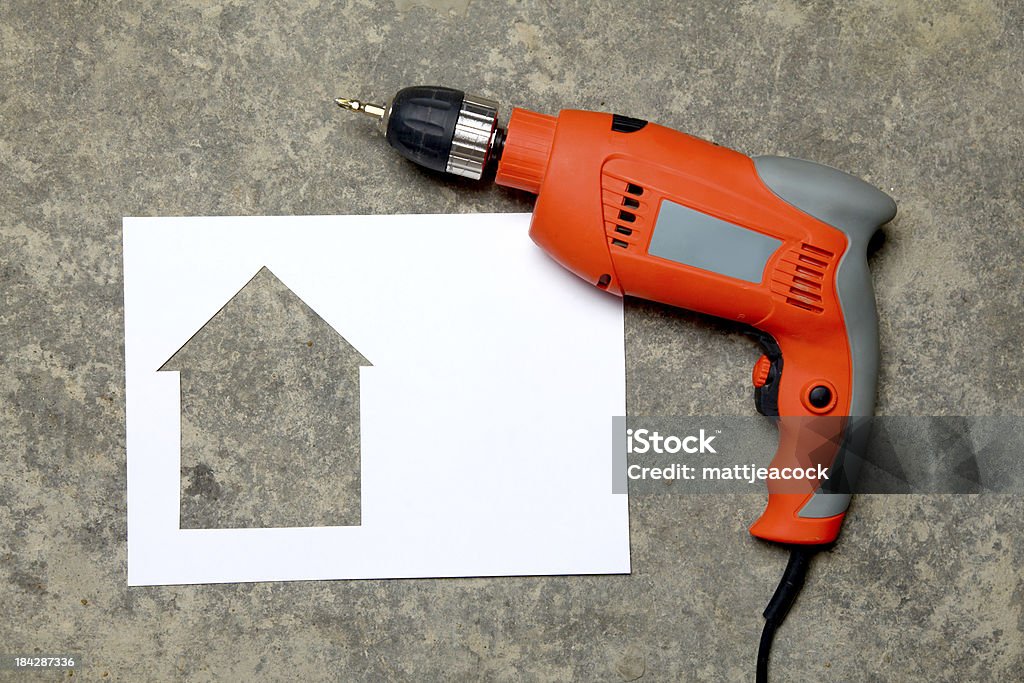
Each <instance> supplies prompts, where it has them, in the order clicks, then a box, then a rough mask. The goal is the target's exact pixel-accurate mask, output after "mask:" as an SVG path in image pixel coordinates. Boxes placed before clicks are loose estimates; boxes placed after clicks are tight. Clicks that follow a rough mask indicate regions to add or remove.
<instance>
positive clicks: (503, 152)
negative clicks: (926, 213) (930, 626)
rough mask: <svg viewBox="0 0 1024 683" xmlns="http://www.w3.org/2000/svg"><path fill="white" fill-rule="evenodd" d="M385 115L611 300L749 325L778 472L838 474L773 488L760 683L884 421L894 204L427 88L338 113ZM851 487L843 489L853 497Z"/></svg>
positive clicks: (616, 128)
mask: <svg viewBox="0 0 1024 683" xmlns="http://www.w3.org/2000/svg"><path fill="white" fill-rule="evenodd" d="M335 102H336V103H337V104H338V105H339V106H341V107H342V108H345V109H348V110H351V111H358V112H362V113H365V114H368V115H371V116H373V117H375V118H376V119H377V121H378V125H379V126H380V127H381V129H382V131H383V133H384V136H385V139H386V140H387V142H388V143H389V144H390V145H391V146H392V147H393V148H395V149H396V150H397V151H398V152H399V153H400V154H401V155H402V156H404V157H406V158H407V159H410V160H411V161H413V162H415V163H417V164H419V165H420V166H424V167H426V168H428V169H431V170H434V171H438V172H444V173H449V174H454V175H457V176H462V177H465V178H471V179H475V180H479V179H481V178H482V177H484V175H485V174H486V175H490V174H491V173H493V174H494V182H496V183H498V184H499V185H504V186H507V187H512V188H517V189H520V190H525V191H527V192H531V193H533V194H536V195H537V201H536V206H535V208H534V212H533V219H532V222H531V225H530V237H531V238H532V239H533V241H534V242H536V243H537V244H538V245H539V246H540V247H541V248H542V249H544V250H545V251H546V252H547V253H548V254H550V255H551V256H552V257H553V258H554V259H555V260H556V261H558V262H559V263H561V264H562V265H563V266H565V267H566V268H568V269H569V270H571V271H572V272H574V273H576V274H577V275H579V276H580V277H581V278H583V279H584V280H586V281H588V282H590V283H592V284H593V285H594V286H595V287H597V288H599V289H602V290H605V291H607V292H610V293H613V294H617V295H619V296H625V295H629V296H633V297H638V298H641V299H649V300H651V301H657V302H661V303H664V304H668V305H670V306H677V307H679V308H685V309H689V310H692V311H698V312H700V313H704V314H707V315H711V316H716V317H719V318H726V319H728V320H732V321H736V322H738V323H741V324H745V325H749V326H750V327H752V328H753V329H754V330H755V331H756V336H757V337H758V339H759V340H760V341H761V343H762V345H763V347H764V355H762V356H761V358H760V359H759V360H758V361H757V363H756V364H755V366H754V369H753V377H752V379H753V384H754V402H755V406H756V408H757V410H758V411H759V412H760V413H761V414H762V415H765V416H769V417H772V418H774V419H775V420H776V421H777V424H778V428H779V446H778V451H777V453H776V455H775V458H774V459H773V460H772V462H771V464H770V466H769V468H770V469H771V470H773V471H781V470H782V469H783V468H786V467H799V466H806V465H808V464H812V463H818V464H823V465H825V466H826V467H828V468H829V472H830V473H831V476H829V477H828V478H827V480H826V479H822V480H821V481H817V480H813V479H812V480H810V481H806V480H805V481H801V482H799V484H796V483H794V482H788V483H787V482H785V481H782V480H779V479H769V480H768V505H767V508H766V509H765V511H764V513H763V514H762V515H761V517H760V519H758V520H757V521H756V522H754V524H753V525H752V526H751V527H750V533H752V534H753V535H754V536H757V537H759V538H762V539H765V540H769V541H774V542H777V543H782V544H786V545H787V546H789V547H790V549H791V551H792V554H791V556H790V562H789V565H788V566H787V568H786V572H785V574H784V576H783V579H782V582H781V583H780V584H779V588H778V589H777V590H776V593H775V595H774V597H773V598H772V601H771V603H770V604H769V606H768V608H767V609H766V610H765V618H766V623H765V630H764V633H763V634H762V639H761V647H760V649H759V653H758V662H757V679H758V680H760V681H764V680H767V668H768V650H769V648H770V646H771V641H772V638H773V635H774V633H775V630H776V629H777V628H778V626H779V625H780V624H781V622H782V620H783V619H784V617H785V614H786V612H788V610H789V607H790V606H791V605H792V603H793V601H794V599H795V598H796V593H797V592H798V591H799V589H800V587H801V586H802V584H803V580H804V576H805V574H806V571H807V566H808V563H809V559H810V557H811V556H812V555H813V553H814V551H816V550H818V549H820V548H821V547H823V546H825V545H827V544H830V543H832V542H833V541H834V540H835V539H836V537H837V536H838V534H839V528H840V526H841V524H842V521H843V517H844V516H845V514H846V510H847V507H848V505H849V502H850V489H849V486H850V484H851V483H852V482H853V481H854V480H855V479H856V475H857V469H858V467H859V464H860V461H861V459H862V457H863V454H864V450H865V447H866V440H867V436H868V434H867V430H866V429H857V428H854V423H855V421H856V420H857V419H858V418H860V419H861V420H864V419H867V418H870V416H871V415H872V414H873V412H874V401H875V387H876V383H877V376H878V322H877V314H876V310H875V300H874V294H873V291H872V287H871V276H870V272H869V271H868V266H867V249H868V244H869V241H870V240H871V239H872V237H873V236H874V234H875V233H876V232H877V231H878V229H879V228H880V227H881V226H882V225H883V224H885V223H887V222H888V221H890V220H891V219H892V218H893V217H894V216H895V215H896V204H895V202H894V201H893V200H892V199H891V198H890V197H889V196H888V195H886V194H885V193H883V192H881V191H879V190H877V189H875V188H874V187H872V186H870V185H868V184H867V183H865V182H863V181H862V180H860V179H858V178H855V177H853V176H851V175H848V174H846V173H843V172H842V171H838V170H836V169H833V168H831V167H828V166H823V165H821V164H816V163H812V162H808V161H801V160H798V159H791V158H784V157H777V156H761V157H754V158H751V157H748V156H746V155H744V154H741V153H739V152H735V151H733V150H731V149H727V148H725V147H722V146H719V145H717V144H714V143H712V142H708V141H706V140H701V139H699V138H696V137H693V136H690V135H687V134H685V133H681V132H678V131H675V130H672V129H669V128H665V127H663V126H659V125H655V124H653V123H648V122H647V121H644V120H642V119H637V118H632V117H629V116H621V115H618V114H605V113H598V112H591V111H575V110H564V111H562V112H560V113H559V114H558V116H548V115H546V114H540V113H537V112H533V111H528V110H525V109H518V108H514V109H513V110H512V113H511V115H510V116H509V119H508V124H507V126H505V127H502V126H501V125H500V124H499V120H498V105H497V103H496V102H494V101H492V100H489V99H486V98H483V97H478V96H476V95H469V94H466V93H464V92H462V91H460V90H455V89H452V88H444V87H435V86H417V87H411V88H405V89H403V90H400V91H399V92H398V93H397V94H396V95H395V96H394V97H393V98H392V99H391V101H390V102H389V103H386V104H370V103H366V102H364V101H361V100H355V99H348V98H338V99H337V100H335ZM836 482H842V483H843V484H845V488H844V487H843V486H841V485H839V484H837V483H836Z"/></svg>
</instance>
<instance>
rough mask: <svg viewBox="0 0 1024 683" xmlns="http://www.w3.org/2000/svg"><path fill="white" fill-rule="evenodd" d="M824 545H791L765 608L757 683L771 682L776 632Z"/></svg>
mask: <svg viewBox="0 0 1024 683" xmlns="http://www.w3.org/2000/svg"><path fill="white" fill-rule="evenodd" d="M824 547H825V546H822V545H794V546H790V553H789V563H788V564H786V571H784V572H783V573H782V580H781V581H779V587H778V588H776V589H775V595H773V596H772V599H771V601H769V603H768V606H767V607H765V608H764V619H765V622H764V631H762V632H761V644H760V646H758V648H757V679H756V680H757V683H768V659H769V655H770V653H771V648H772V640H773V639H774V638H775V632H776V631H777V630H778V628H779V626H781V625H782V622H783V621H784V620H785V619H786V615H787V614H788V613H789V608H790V607H792V606H793V602H795V601H796V596H797V595H798V594H799V593H800V589H801V588H803V587H804V579H805V578H807V568H808V567H810V566H811V558H812V557H814V555H815V554H816V553H817V552H818V551H819V550H821V549H822V548H824Z"/></svg>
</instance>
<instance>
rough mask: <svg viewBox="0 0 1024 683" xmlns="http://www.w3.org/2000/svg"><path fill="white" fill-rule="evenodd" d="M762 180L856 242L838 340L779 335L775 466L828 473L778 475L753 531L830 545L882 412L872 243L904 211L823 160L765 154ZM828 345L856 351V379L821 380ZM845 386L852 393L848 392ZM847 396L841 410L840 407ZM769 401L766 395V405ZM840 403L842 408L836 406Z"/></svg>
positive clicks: (843, 274)
mask: <svg viewBox="0 0 1024 683" xmlns="http://www.w3.org/2000/svg"><path fill="white" fill-rule="evenodd" d="M754 165H755V168H756V170H757V174H758V176H759V177H760V178H761V180H762V182H763V183H764V184H765V185H766V186H767V187H768V188H769V189H770V190H771V191H772V192H773V193H775V194H776V195H777V196H778V197H779V198H781V199H782V200H783V201H785V202H787V203H789V204H791V205H792V206H794V207H795V208H797V209H799V210H801V211H803V212H804V213H807V214H809V215H811V216H813V217H814V218H816V219H818V220H820V221H822V222H824V223H827V224H829V225H831V226H833V227H835V228H837V229H839V230H840V231H842V232H843V233H844V234H845V236H846V239H847V248H846V250H845V251H844V253H843V256H842V258H841V260H840V262H839V265H838V267H837V269H836V274H835V288H836V293H837V295H838V300H839V304H840V307H841V309H842V310H841V312H842V326H841V327H839V326H838V325H837V326H836V327H837V329H835V330H833V334H832V337H833V338H820V337H819V338H815V339H808V338H806V337H804V336H802V334H801V331H800V330H793V331H792V332H791V333H790V334H785V333H780V334H778V335H777V337H776V341H777V342H778V347H777V351H778V353H779V361H778V363H779V365H780V367H781V366H784V367H785V371H784V372H781V373H777V374H781V377H780V378H778V379H779V381H778V387H777V391H778V396H776V397H775V401H776V407H778V408H780V409H781V413H782V415H783V417H781V418H780V419H779V425H778V426H779V448H778V451H777V453H776V456H775V458H774V460H773V461H772V464H771V467H772V468H777V469H782V468H785V467H790V468H793V467H809V466H811V465H814V466H817V465H819V464H820V465H824V466H825V467H827V468H828V469H829V475H828V479H827V480H822V481H819V482H817V486H816V487H815V488H814V489H813V490H810V491H808V490H807V483H806V480H805V481H804V483H803V485H802V486H803V488H799V487H797V486H795V485H794V483H793V482H787V481H782V482H779V481H777V480H776V481H775V482H773V481H770V482H769V495H768V507H767V509H766V510H765V512H764V514H763V515H762V516H761V518H760V519H759V520H758V521H757V522H755V523H754V525H753V526H752V527H751V529H750V531H751V533H752V534H754V535H755V536H758V537H760V538H765V539H768V540H773V541H778V542H782V543H798V544H810V543H830V542H832V541H834V540H835V538H836V536H838V534H839V528H840V526H841V524H842V520H843V517H844V515H845V513H846V509H847V507H848V506H849V502H850V493H851V486H852V485H853V483H854V482H855V481H856V478H857V474H858V471H859V469H860V464H861V462H862V460H863V457H864V452H865V448H866V446H867V439H868V435H869V429H868V427H869V426H870V424H869V423H870V417H871V416H872V415H873V413H874V406H875V390H876V385H877V381H878V355H879V352H878V318H877V313H876V308H875V298H874V292H873V289H872V286H871V273H870V271H869V270H868V264H867V249H868V243H869V242H870V240H871V238H872V236H873V235H874V234H875V232H876V231H877V230H878V228H879V227H880V226H881V225H883V224H885V223H887V222H888V221H890V220H891V219H892V218H893V217H894V216H895V215H896V204H895V202H894V201H893V200H892V198H890V197H889V196H888V195H886V194H885V193H883V192H881V191H879V190H877V189H876V188H874V187H872V186H871V185H869V184H868V183H866V182H864V181H862V180H860V179H858V178H855V177H854V176H851V175H848V174H846V173H843V172H842V171H838V170H836V169H833V168H830V167H828V166H823V165H821V164H815V163H812V162H808V161H801V160H799V159H789V158H782V157H758V158H755V159H754ZM823 349H824V350H826V351H828V350H832V352H836V351H838V350H839V349H847V350H848V353H849V372H848V377H845V378H843V379H842V380H841V381H840V380H838V379H837V381H836V382H834V383H830V382H828V381H827V380H826V381H817V380H815V379H813V378H815V376H816V371H817V370H818V367H817V366H818V365H820V363H821V355H822V352H823ZM844 394H845V395H844ZM836 402H839V403H841V404H842V406H844V409H843V410H842V411H841V414H838V415H836V414H833V412H832V407H833V406H835V405H836ZM760 407H761V403H760V401H759V408H760ZM837 409H838V408H837Z"/></svg>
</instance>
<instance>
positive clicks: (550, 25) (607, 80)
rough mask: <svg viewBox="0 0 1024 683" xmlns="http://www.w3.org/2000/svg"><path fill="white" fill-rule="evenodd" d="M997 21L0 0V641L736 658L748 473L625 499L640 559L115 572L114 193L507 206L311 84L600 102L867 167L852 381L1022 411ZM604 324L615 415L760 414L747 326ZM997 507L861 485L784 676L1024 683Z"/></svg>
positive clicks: (663, 319)
mask: <svg viewBox="0 0 1024 683" xmlns="http://www.w3.org/2000/svg"><path fill="white" fill-rule="evenodd" d="M1022 32H1024V6H1022V5H1021V4H1020V3H1019V2H1014V1H1011V0H970V1H965V2H947V3H931V2H876V1H867V0H863V1H858V2H843V3H833V2H828V1H823V2H813V3H798V2H792V1H788V2H778V3H757V2H742V3H717V2H713V1H710V0H700V1H699V2H695V3H692V4H691V6H683V5H682V4H680V3H621V2H606V1H602V2H592V3H554V2H547V3H538V2H517V3H509V4H498V3H493V2H484V1H483V0H475V1H474V2H469V1H468V0H462V1H461V2H458V1H454V0H447V1H444V0H442V1H430V2H428V1H427V0H418V1H417V0H413V1H412V2H410V1H408V0H403V1H402V2H397V3H388V2H380V3H370V2H358V1H350V2H319V1H318V0H305V1H304V2H280V1H271V2H262V3H243V2H226V3H216V2H199V1H193V2H183V3H155V2H151V1H143V2H122V3H109V2H97V1H93V2H66V3H65V2H60V3H56V2H55V3H40V2H29V1H22V0H15V1H8V2H5V3H3V6H2V7H0V74H2V84H3V87H2V88H0V181H2V182H0V231H2V233H0V234H2V239H0V296H2V301H3V303H2V307H0V321H2V331H3V334H2V337H0V368H2V369H0V391H2V401H0V453H2V454H3V461H2V466H3V476H2V478H0V530H2V531H0V598H2V603H0V604H2V605H3V610H2V614H3V617H2V618H0V649H2V650H6V651H9V652H12V653H13V652H18V651H26V650H29V651H33V650H41V651H66V650H73V651H77V652H79V653H81V654H82V655H83V656H84V658H85V663H84V666H82V667H80V668H79V669H78V670H77V671H76V672H75V678H82V677H84V678H86V679H89V680H125V681H138V680H174V679H186V678H187V679H191V680H252V679H259V678H264V679H288V680H317V679H327V680H338V679H341V680H388V679H394V680H437V679H455V680H572V679H575V680H606V681H617V680H629V679H633V678H636V677H637V676H639V675H640V674H643V680H658V681H661V680H701V681H718V680H733V681H741V680H750V679H751V672H752V669H753V653H754V648H755V643H756V640H757V637H758V633H759V630H760V628H761V623H762V621H761V617H760V611H761V610H762V609H763V607H764V605H765V603H766V602H767V599H768V597H769V595H770V593H771V591H772V589H773V587H774V583H775V582H776V581H777V579H778V577H779V575H780V572H781V569H782V566H783V564H784V562H785V558H784V554H783V552H782V551H781V550H779V549H777V548H774V547H770V546H767V545H764V544H761V543H759V542H757V541H755V540H753V539H751V538H750V537H749V536H748V535H747V534H746V531H745V527H746V525H747V523H748V522H750V521H751V520H752V519H753V518H754V517H756V515H757V514H758V513H759V512H760V509H761V505H762V499H761V497H760V496H746V495H734V496H723V497H710V496H702V497H697V496H691V497H683V496H650V497H643V498H637V499H634V500H633V501H631V507H630V514H631V528H632V552H633V566H634V572H633V575H632V576H611V577H549V578H511V579H465V580H420V581H356V582H308V583H289V584H253V585H221V586H180V587H166V588H132V589H129V588H128V587H127V586H126V578H125V577H126V575H125V447H124V396H123V387H124V376H123V341H122V309H121V302H122V293H121V259H120V221H121V217H122V216H125V215H180V214H343V213H399V212H453V211H454V212H471V211H525V210H529V208H530V202H529V198H528V197H526V196H525V195H521V194H516V193H512V192H508V191H505V190H502V189H498V188H494V187H482V188H478V187H472V186H469V185H468V184H463V183H451V182H438V181H437V180H436V179H435V178H433V177H430V176H428V175H426V174H424V173H421V172H420V171H418V170H417V169H415V168H413V167H412V166H410V165H409V164H406V163H403V162H402V161H401V160H400V159H398V158H396V157H395V156H394V155H391V154H388V151H387V150H386V149H385V148H384V147H383V146H382V145H381V142H380V140H379V139H375V138H374V137H373V136H372V135H370V134H368V131H367V130H366V125H365V124H366V122H365V121H361V120H358V118H356V117H351V116H345V115H343V114H341V113H339V112H337V111H336V110H335V108H334V107H333V105H332V104H331V102H330V100H331V97H333V96H335V95H348V94H353V95H366V96H378V97H381V96H386V95H388V94H390V93H391V92H392V91H393V90H395V89H396V88H398V87H400V86H404V85H410V84H415V83H421V82H436V83H442V84H450V85H453V86H457V87H463V88H466V89H469V90H472V91H474V92H479V93H481V94H484V95H488V96H491V97H494V98H496V99H498V100H500V101H501V102H503V103H505V104H506V106H510V105H523V106H527V107H530V108H533V109H537V110H540V111H546V112H555V111H557V110H558V109H559V108H562V107H579V108H593V109H601V110H608V111H616V112H621V113H628V114H632V115H634V116H639V117H644V118H649V119H652V120H656V121H659V122H661V123H664V124H667V125H670V126H673V127H676V128H679V129H682V130H686V131H689V132H692V133H695V134H697V135H701V136H705V137H710V138H712V139H714V140H715V141H717V142H720V143H722V144H726V145H729V146H732V147H735V148H737V149H740V150H742V151H745V152H747V153H751V154H763V153H779V154H784V155H792V156H799V157H805V158H809V159H813V160H816V161H820V162H824V163H827V164H831V165H833V166H837V167H839V168H843V169H845V170H848V171H851V172H853V173H855V174H858V175H860V176H862V177H864V178H866V179H867V180H869V181H871V182H873V183H875V184H876V185H878V186H880V187H883V188H884V189H886V190H888V191H890V192H891V194H892V195H893V196H894V197H895V198H896V199H897V201H898V202H899V205H900V215H899V216H898V218H897V219H896V220H895V221H894V222H893V223H892V224H891V225H890V226H889V228H888V230H887V233H888V238H889V239H888V243H887V244H886V245H885V247H884V248H883V249H882V251H881V252H879V253H878V255H877V256H876V257H875V258H874V259H873V262H872V267H873V270H874V274H875V282H876V285H877V290H878V299H879V305H880V313H881V319H882V349H883V358H884V360H883V370H882V376H881V383H880V384H881V389H880V395H879V412H880V413H883V414H891V415H913V414H922V415H928V414H1006V415H1020V414H1022V413H1024V356H1022V354H1021V341H1020V340H1021V339H1022V338H1024V296H1022V291H1024V264H1022V261H1024V259H1022V255H1024V239H1022V236H1024V228H1022V226H1024V208H1022V201H1021V200H1022V177H1024V173H1022V172H1024V158H1022V155H1024V106H1022V102H1024V97H1022V96H1024V83H1022V78H1021V73H1022V72H1024V40H1022ZM506 111H507V108H506ZM524 239H526V237H525V235H524ZM627 343H628V358H627V368H628V377H627V380H628V391H629V394H628V402H629V409H630V411H631V412H633V413H635V414H644V413H647V414H690V413H692V414H702V413H703V414H726V415H728V414H749V413H750V412H752V410H753V406H752V403H751V400H750V392H749V387H748V378H749V372H750V367H751V365H752V363H753V362H754V360H755V359H756V358H757V355H758V353H759V351H758V350H757V349H756V347H755V346H754V345H753V344H752V343H751V342H750V341H749V340H747V339H745V338H742V337H737V336H734V335H731V334H728V333H727V332H726V331H725V330H724V329H723V328H721V327H720V326H718V325H716V324H714V323H711V322H709V321H707V320H703V319H699V318H696V317H694V316H689V315H685V314H678V313H675V312H672V311H669V310H667V309H665V308H661V307H657V306H652V305H647V304H643V303H639V302H629V303H628V304H627ZM1022 518H1024V500H1022V498H1021V497H1010V496H1005V497H1000V496H994V495H993V496H980V497H943V496H928V497H919V496H903V497H897V496H890V497H881V496H874V497H872V496H862V497H860V498H859V499H857V500H856V501H855V503H854V506H853V507H852V509H851V514H850V516H849V519H848V521H847V523H846V526H845V530H844V532H843V536H842V542H841V543H840V544H839V545H838V546H837V547H836V549H835V550H834V551H833V552H831V553H828V554H825V555H823V556H822V557H820V558H819V559H818V561H817V562H816V565H815V567H814V570H813V574H812V576H811V577H810V580H809V582H808V585H807V588H806V589H805V593H804V594H803V596H802V597H801V599H800V601H799V602H798V604H797V605H796V607H795V609H794V611H793V613H792V614H791V616H790V619H789V621H788V622H787V623H786V625H785V626H784V627H783V629H782V631H781V633H780V636H779V638H778V642H777V645H776V649H775V656H774V670H775V671H777V672H780V675H779V680H794V681H797V680H799V681H803V680H807V681H812V680H814V681H816V680H822V679H824V680H836V681H889V680H900V681H952V680H976V681H1009V680H1021V679H1024V636H1022V632H1024V622H1022V602H1024V584H1022V581H1021V578H1020V567H1021V566H1022V564H1024V529H1022V521H1021V520H1022ZM63 675H64V674H60V673H50V674H39V675H21V674H17V675H15V674H11V673H10V672H7V673H5V672H0V677H3V676H10V677H12V680H46V679H49V680H53V679H54V678H58V677H61V676H63Z"/></svg>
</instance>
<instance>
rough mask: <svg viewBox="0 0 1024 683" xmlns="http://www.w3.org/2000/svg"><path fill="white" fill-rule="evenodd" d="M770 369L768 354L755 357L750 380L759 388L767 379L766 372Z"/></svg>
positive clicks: (770, 363)
mask: <svg viewBox="0 0 1024 683" xmlns="http://www.w3.org/2000/svg"><path fill="white" fill-rule="evenodd" d="M771 369H772V362H771V361H770V360H769V359H768V356H761V357H760V358H758V359H757V362H756V363H754V373H753V376H752V377H751V381H752V382H753V383H754V386H755V387H757V388H759V389H760V388H761V387H763V386H764V385H765V382H767V381H768V373H769V372H770V371H771Z"/></svg>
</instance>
